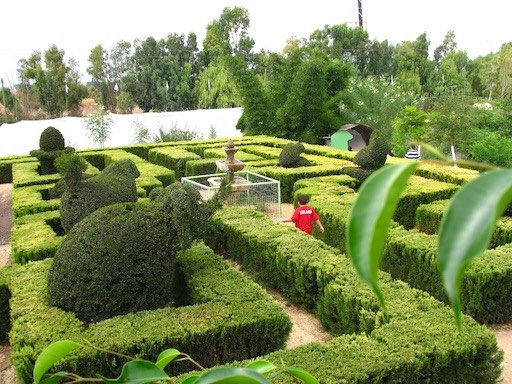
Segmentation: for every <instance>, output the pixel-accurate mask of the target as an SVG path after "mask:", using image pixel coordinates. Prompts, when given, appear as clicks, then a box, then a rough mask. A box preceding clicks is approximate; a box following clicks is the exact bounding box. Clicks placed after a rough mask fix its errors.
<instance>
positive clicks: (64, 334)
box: [0, 244, 291, 384]
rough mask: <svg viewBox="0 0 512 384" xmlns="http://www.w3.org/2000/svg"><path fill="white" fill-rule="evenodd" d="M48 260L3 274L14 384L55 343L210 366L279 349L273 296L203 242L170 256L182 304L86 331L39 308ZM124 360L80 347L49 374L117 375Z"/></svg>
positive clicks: (281, 338)
mask: <svg viewBox="0 0 512 384" xmlns="http://www.w3.org/2000/svg"><path fill="white" fill-rule="evenodd" d="M51 262H52V261H51V259H48V260H43V261H39V262H34V263H29V264H27V265H25V266H13V267H12V268H9V270H8V272H6V271H5V272H6V273H5V274H6V276H7V278H8V283H9V288H10V290H11V292H12V299H11V318H12V330H11V333H10V342H11V346H12V348H13V353H12V363H13V365H14V367H15V369H16V373H17V376H18V380H19V381H20V384H26V383H31V382H32V370H33V364H34V362H35V359H36V358H37V356H38V355H39V353H40V352H41V351H42V349H43V348H44V347H46V346H47V345H48V344H49V343H51V342H53V341H57V340H61V339H71V340H75V341H77V342H82V340H83V339H84V338H85V339H86V340H88V341H90V342H91V343H92V344H94V345H95V346H97V347H100V348H105V349H109V350H114V351H116V352H119V353H124V354H127V355H130V356H137V357H141V358H146V359H150V360H155V359H156V357H157V356H158V354H159V353H160V352H161V351H162V350H164V349H166V348H178V349H179V350H181V351H183V352H185V353H188V354H190V355H191V356H193V357H194V358H195V359H196V360H197V361H198V362H200V364H202V365H203V366H205V367H211V366H213V365H217V364H222V363H226V362H230V361H234V360H242V359H247V358H251V357H256V356H260V355H263V354H266V353H269V352H271V351H273V350H276V349H279V348H282V347H283V346H284V344H285V342H286V339H287V337H288V334H289V332H290V329H291V323H290V320H289V318H288V316H287V315H286V313H285V312H284V310H283V309H282V308H281V307H280V306H279V305H278V304H277V303H276V302H275V300H274V299H273V298H271V297H269V296H268V295H267V294H266V293H265V292H264V291H263V290H262V289H261V287H259V286H258V285H257V284H255V283H254V282H252V281H251V280H250V279H249V278H247V277H245V276H244V275H243V274H241V273H240V272H237V271H236V270H235V269H234V268H233V267H230V266H229V265H228V264H227V263H226V262H225V261H223V260H222V258H221V257H220V256H217V255H215V254H213V252H212V251H211V250H210V249H209V248H207V247H205V246H204V245H203V244H196V245H195V246H193V247H192V248H191V249H190V250H188V251H186V252H183V253H182V254H181V255H180V256H179V257H178V264H179V270H180V271H181V273H182V279H183V280H182V281H183V282H184V283H183V285H182V288H183V289H182V291H183V292H184V293H185V294H184V297H183V299H182V300H181V302H184V303H187V305H185V306H181V307H177V308H173V307H166V308H162V309H158V310H155V311H141V312H137V313H131V314H128V315H123V316H117V317H115V318H111V319H108V320H104V321H101V322H98V323H95V324H89V326H88V327H86V325H85V324H83V323H82V322H80V321H79V320H78V319H77V318H76V317H75V316H74V315H73V314H72V313H70V312H65V311H62V310H60V309H57V308H54V307H49V306H48V305H47V304H46V303H47V299H46V279H47V274H48V270H49V267H50V264H51ZM0 271H2V272H4V270H3V269H2V270H0ZM187 296H188V297H187ZM27 309H29V310H27ZM124 362H125V361H123V360H122V359H119V358H118V357H112V356H105V355H104V354H100V353H98V352H95V351H92V350H87V349H84V350H82V351H80V352H77V353H76V354H74V355H71V356H69V357H67V358H65V359H64V361H63V363H62V364H60V365H59V367H57V369H59V370H68V371H72V372H77V373H79V374H80V375H82V376H85V377H94V376H95V374H96V373H97V372H101V373H102V374H104V375H106V376H109V377H117V376H118V375H119V373H120V368H121V365H122V364H123V363H124ZM170 368H171V369H170V371H169V373H170V374H178V373H180V372H184V371H186V370H190V369H191V368H192V366H190V365H188V366H187V365H185V364H183V363H181V364H172V365H171V366H170Z"/></svg>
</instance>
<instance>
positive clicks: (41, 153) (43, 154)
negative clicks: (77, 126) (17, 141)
mask: <svg viewBox="0 0 512 384" xmlns="http://www.w3.org/2000/svg"><path fill="white" fill-rule="evenodd" d="M74 151H75V149H74V148H71V147H65V146H64V136H62V133H61V132H60V131H59V130H58V129H57V128H55V127H51V126H50V127H48V128H46V129H45V130H43V132H41V136H40V137H39V149H36V150H33V151H30V154H31V155H32V156H34V157H36V158H37V159H38V160H39V164H40V165H41V174H42V175H49V174H54V173H57V172H58V170H57V167H56V166H55V159H56V158H58V157H59V156H61V155H63V154H67V153H72V152H74Z"/></svg>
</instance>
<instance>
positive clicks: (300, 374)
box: [283, 367, 319, 384]
mask: <svg viewBox="0 0 512 384" xmlns="http://www.w3.org/2000/svg"><path fill="white" fill-rule="evenodd" d="M283 372H285V373H287V374H289V375H290V376H293V377H296V378H297V379H300V380H302V381H303V382H304V383H306V384H319V383H318V380H317V379H316V377H314V376H313V375H311V374H310V373H309V372H307V371H305V370H303V369H301V368H297V367H286V368H285V369H284V371H283Z"/></svg>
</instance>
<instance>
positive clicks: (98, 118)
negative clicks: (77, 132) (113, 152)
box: [84, 107, 114, 148]
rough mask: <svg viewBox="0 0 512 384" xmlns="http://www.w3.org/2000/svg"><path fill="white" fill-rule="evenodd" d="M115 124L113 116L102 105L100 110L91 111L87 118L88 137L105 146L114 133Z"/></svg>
mask: <svg viewBox="0 0 512 384" xmlns="http://www.w3.org/2000/svg"><path fill="white" fill-rule="evenodd" d="M113 124H114V120H113V119H112V117H111V116H109V115H108V114H107V112H105V109H104V108H103V107H101V108H100V109H99V111H98V112H94V113H91V114H90V115H89V116H88V117H87V118H86V119H85V123H84V128H85V129H86V131H87V137H89V138H90V139H91V140H92V141H93V142H94V144H98V145H99V146H100V147H102V148H103V146H104V145H105V143H106V142H107V140H108V139H109V138H110V135H111V134H112V125H113Z"/></svg>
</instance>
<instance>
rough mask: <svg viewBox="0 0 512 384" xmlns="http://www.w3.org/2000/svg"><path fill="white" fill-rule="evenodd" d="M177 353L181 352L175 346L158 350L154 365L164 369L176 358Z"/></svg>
mask: <svg viewBox="0 0 512 384" xmlns="http://www.w3.org/2000/svg"><path fill="white" fill-rule="evenodd" d="M179 355H181V352H180V351H178V350H177V349H175V348H169V349H166V350H165V351H162V352H160V354H159V355H158V357H157V359H156V365H157V367H158V368H160V369H164V368H165V367H166V366H167V364H169V363H170V362H171V361H173V360H174V359H176V358H177V357H178V356H179Z"/></svg>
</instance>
